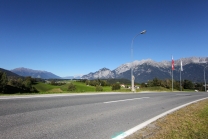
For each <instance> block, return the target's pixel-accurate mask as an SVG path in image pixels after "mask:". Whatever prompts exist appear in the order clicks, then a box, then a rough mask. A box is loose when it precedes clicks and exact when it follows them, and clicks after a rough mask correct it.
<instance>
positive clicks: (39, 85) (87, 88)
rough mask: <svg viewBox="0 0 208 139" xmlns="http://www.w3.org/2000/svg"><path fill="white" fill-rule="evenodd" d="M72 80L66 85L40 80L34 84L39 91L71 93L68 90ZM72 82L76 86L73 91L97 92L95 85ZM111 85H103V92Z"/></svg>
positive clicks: (108, 90)
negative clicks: (55, 84) (56, 84)
mask: <svg viewBox="0 0 208 139" xmlns="http://www.w3.org/2000/svg"><path fill="white" fill-rule="evenodd" d="M69 83H70V82H67V83H66V84H65V85H61V86H54V85H51V84H46V83H41V82H38V83H37V84H35V85H33V86H34V87H35V88H36V89H37V90H38V91H39V93H68V92H69V93H70V91H67V89H68V86H69ZM71 83H72V84H74V85H75V86H76V90H75V91H73V92H71V93H82V92H96V90H95V87H94V86H87V85H86V84H85V83H82V82H76V81H72V82H71ZM110 91H111V86H106V87H103V92H110Z"/></svg>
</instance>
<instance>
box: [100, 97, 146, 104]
mask: <svg viewBox="0 0 208 139" xmlns="http://www.w3.org/2000/svg"><path fill="white" fill-rule="evenodd" d="M144 98H149V97H140V98H132V99H123V100H115V101H108V102H103V103H115V102H121V101H130V100H136V99H144Z"/></svg>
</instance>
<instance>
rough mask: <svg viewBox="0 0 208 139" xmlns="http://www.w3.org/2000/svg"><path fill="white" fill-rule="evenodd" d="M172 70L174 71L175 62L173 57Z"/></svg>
mask: <svg viewBox="0 0 208 139" xmlns="http://www.w3.org/2000/svg"><path fill="white" fill-rule="evenodd" d="M172 70H174V60H173V56H172Z"/></svg>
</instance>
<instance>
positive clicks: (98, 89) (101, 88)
mask: <svg viewBox="0 0 208 139" xmlns="http://www.w3.org/2000/svg"><path fill="white" fill-rule="evenodd" d="M95 90H96V91H103V87H102V86H99V85H97V86H96V87H95Z"/></svg>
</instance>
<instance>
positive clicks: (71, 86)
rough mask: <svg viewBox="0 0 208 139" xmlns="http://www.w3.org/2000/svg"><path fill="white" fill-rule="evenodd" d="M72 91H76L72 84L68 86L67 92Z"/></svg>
mask: <svg viewBox="0 0 208 139" xmlns="http://www.w3.org/2000/svg"><path fill="white" fill-rule="evenodd" d="M74 90H76V86H75V85H74V84H72V83H70V84H69V86H68V91H74Z"/></svg>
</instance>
